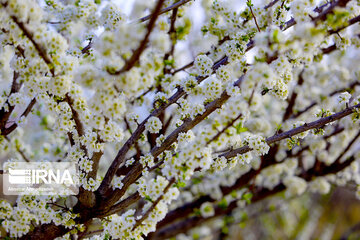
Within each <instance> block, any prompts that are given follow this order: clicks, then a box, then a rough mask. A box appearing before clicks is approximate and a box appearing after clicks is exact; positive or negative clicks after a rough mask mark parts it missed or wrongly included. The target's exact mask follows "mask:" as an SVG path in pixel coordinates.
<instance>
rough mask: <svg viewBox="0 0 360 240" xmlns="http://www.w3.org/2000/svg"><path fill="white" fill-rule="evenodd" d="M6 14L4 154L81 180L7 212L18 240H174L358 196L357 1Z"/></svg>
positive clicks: (19, 8) (22, 2)
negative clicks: (216, 223)
mask: <svg viewBox="0 0 360 240" xmlns="http://www.w3.org/2000/svg"><path fill="white" fill-rule="evenodd" d="M119 1H120V2H121V1H122V0H119ZM197 2H198V3H197ZM0 3H1V4H0V25H1V26H0V30H1V31H0V41H1V48H0V52H1V53H0V71H1V72H0V78H1V82H0V85H1V93H0V94H1V95H0V149H1V152H0V154H1V156H2V158H6V161H13V162H16V161H30V162H31V161H64V162H74V163H77V164H78V166H79V170H80V191H79V194H78V195H76V196H19V197H18V198H17V200H16V202H15V203H9V202H7V201H6V200H1V201H0V223H1V229H2V231H5V232H7V236H8V237H10V238H20V239H54V238H58V237H59V238H69V239H70V238H71V239H73V238H74V237H77V238H79V239H80V238H92V239H110V238H112V239H166V238H170V237H174V236H177V235H178V236H179V234H186V233H189V231H190V230H192V229H196V228H197V227H199V226H201V225H204V224H209V226H210V225H211V224H212V221H211V220H213V219H218V218H222V217H224V216H226V215H229V214H232V213H235V212H236V211H238V210H239V209H243V208H246V207H247V206H248V205H252V204H254V203H256V202H258V201H260V200H262V199H264V198H267V197H270V196H274V195H276V194H277V193H279V192H283V191H285V195H286V197H295V196H298V195H301V194H303V193H304V192H305V191H312V192H318V193H321V194H327V193H328V192H329V191H330V188H331V186H332V185H333V186H336V185H343V184H345V183H347V182H355V183H356V184H360V172H359V167H358V164H359V160H360V154H359V152H357V151H356V149H358V148H357V147H358V144H357V139H358V138H359V136H360V131H359V117H360V110H359V107H360V104H359V94H360V87H359V85H360V80H359V77H360V65H359V64H360V49H359V47H360V37H359V36H360V26H359V24H358V22H359V21H360V15H359V14H360V3H359V1H356V0H331V1H326V2H325V1H315V0H273V1H269V0H265V1H256V2H251V1H250V0H249V1H247V2H245V1H243V2H242V3H240V4H238V5H237V8H233V7H230V6H231V5H230V3H228V2H227V1H225V0H215V1H212V0H203V1H200V0H199V1H196V2H195V3H193V1H190V0H178V1H176V0H166V1H165V0H156V1H141V0H139V1H137V2H135V3H134V6H133V10H132V12H131V13H130V14H125V12H124V11H122V9H121V8H119V7H118V5H116V4H115V1H113V2H112V1H103V2H101V1H100V0H76V1H75V0H68V1H66V0H44V1H41V0H38V1H35V0H0ZM193 4H197V6H196V7H197V10H196V11H199V12H200V11H201V12H202V14H203V17H204V22H203V25H202V26H201V28H199V29H201V31H200V30H199V31H192V26H193V22H194V18H191V17H192V16H190V14H189V13H188V9H189V8H191V7H192V5H193ZM184 45H185V46H186V47H185V48H190V49H192V53H193V60H190V61H188V59H189V57H186V56H184V51H185V50H184ZM359 192H360V191H359ZM354 194H356V193H354ZM358 194H359V195H360V193H358ZM182 236H184V235H182Z"/></svg>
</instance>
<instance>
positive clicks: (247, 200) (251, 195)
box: [242, 192, 253, 204]
mask: <svg viewBox="0 0 360 240" xmlns="http://www.w3.org/2000/svg"><path fill="white" fill-rule="evenodd" d="M252 197H253V194H252V193H251V192H248V193H245V194H244V195H243V196H242V199H243V200H245V201H246V203H247V204H250V203H251V198H252Z"/></svg>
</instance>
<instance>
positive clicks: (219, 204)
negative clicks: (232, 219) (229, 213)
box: [218, 198, 228, 209]
mask: <svg viewBox="0 0 360 240" xmlns="http://www.w3.org/2000/svg"><path fill="white" fill-rule="evenodd" d="M218 206H219V208H221V209H226V208H227V207H228V202H227V201H226V199H225V198H223V199H221V201H220V202H219V203H218Z"/></svg>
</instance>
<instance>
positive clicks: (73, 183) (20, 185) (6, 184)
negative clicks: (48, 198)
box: [3, 162, 79, 195]
mask: <svg viewBox="0 0 360 240" xmlns="http://www.w3.org/2000/svg"><path fill="white" fill-rule="evenodd" d="M3 167H4V174H3V190H4V194H5V195H77V194H78V192H79V175H78V171H77V170H78V168H77V165H76V164H75V163H72V162H41V163H39V162H35V163H28V162H6V163H4V166H3Z"/></svg>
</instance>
